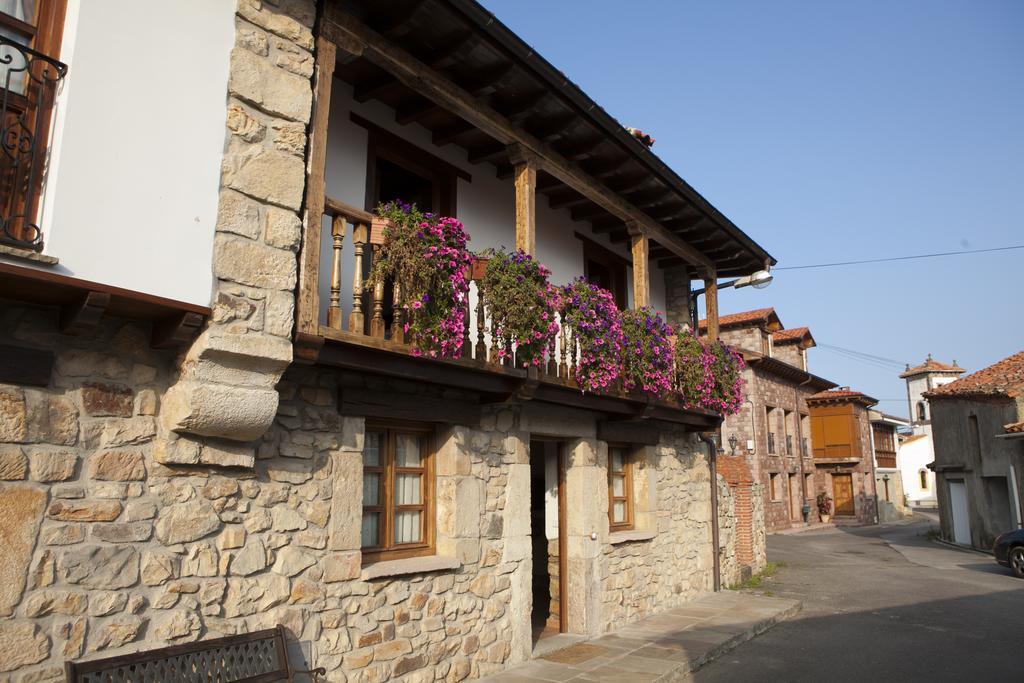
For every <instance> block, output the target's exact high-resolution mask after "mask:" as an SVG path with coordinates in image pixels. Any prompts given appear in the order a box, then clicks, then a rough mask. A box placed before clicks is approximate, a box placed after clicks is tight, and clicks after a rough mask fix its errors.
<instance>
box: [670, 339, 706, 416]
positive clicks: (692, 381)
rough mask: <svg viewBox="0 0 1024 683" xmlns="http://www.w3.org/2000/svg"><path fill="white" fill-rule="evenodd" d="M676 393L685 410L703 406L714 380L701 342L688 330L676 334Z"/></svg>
mask: <svg viewBox="0 0 1024 683" xmlns="http://www.w3.org/2000/svg"><path fill="white" fill-rule="evenodd" d="M675 352H676V391H678V392H679V397H680V398H681V399H682V400H683V405H684V406H685V407H687V408H696V407H703V406H704V398H705V396H706V395H707V394H708V393H709V392H710V390H711V384H712V383H713V381H714V379H713V378H712V377H711V372H710V368H709V361H710V359H709V358H708V357H707V354H706V353H705V348H704V344H703V342H701V340H700V339H698V338H697V335H695V334H694V333H693V332H691V331H690V330H689V329H680V330H679V332H678V333H677V334H676V348H675Z"/></svg>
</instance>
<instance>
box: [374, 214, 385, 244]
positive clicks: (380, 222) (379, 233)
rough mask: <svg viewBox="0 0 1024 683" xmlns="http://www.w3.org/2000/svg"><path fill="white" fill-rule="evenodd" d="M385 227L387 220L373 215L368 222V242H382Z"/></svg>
mask: <svg viewBox="0 0 1024 683" xmlns="http://www.w3.org/2000/svg"><path fill="white" fill-rule="evenodd" d="M387 227H388V221H386V220H384V219H383V218H377V217H374V219H373V221H372V222H371V223H370V244H384V231H385V230H386V229H387Z"/></svg>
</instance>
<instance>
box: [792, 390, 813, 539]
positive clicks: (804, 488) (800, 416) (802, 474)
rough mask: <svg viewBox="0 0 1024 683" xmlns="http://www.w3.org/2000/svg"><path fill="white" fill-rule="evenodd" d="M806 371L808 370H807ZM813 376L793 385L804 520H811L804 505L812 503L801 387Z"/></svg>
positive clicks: (801, 514)
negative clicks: (805, 462) (809, 500)
mask: <svg viewBox="0 0 1024 683" xmlns="http://www.w3.org/2000/svg"><path fill="white" fill-rule="evenodd" d="M805 372H806V371H805ZM811 379H812V378H811V377H810V376H808V377H807V379H805V380H804V381H803V382H800V384H797V385H796V386H795V387H793V401H794V402H795V403H796V452H797V456H798V457H799V459H800V490H801V491H802V492H803V496H804V499H803V500H801V501H800V516H801V517H803V518H804V522H805V523H807V522H810V521H811V517H810V510H808V512H807V514H806V515H805V514H804V507H809V506H810V503H808V502H807V473H806V472H805V471H804V456H805V455H806V453H804V436H803V424H802V423H803V413H802V412H801V411H800V391H799V389H800V387H803V386H806V385H808V384H810V382H811Z"/></svg>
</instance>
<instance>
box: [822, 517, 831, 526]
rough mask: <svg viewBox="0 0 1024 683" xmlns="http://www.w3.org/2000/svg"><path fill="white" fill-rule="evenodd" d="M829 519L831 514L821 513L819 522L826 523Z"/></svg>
mask: <svg viewBox="0 0 1024 683" xmlns="http://www.w3.org/2000/svg"><path fill="white" fill-rule="evenodd" d="M831 521H832V515H822V516H821V523H822V524H828V523H829V522H831Z"/></svg>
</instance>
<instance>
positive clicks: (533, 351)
mask: <svg viewBox="0 0 1024 683" xmlns="http://www.w3.org/2000/svg"><path fill="white" fill-rule="evenodd" d="M486 256H487V258H488V259H489V260H488V261H487V270H486V271H485V272H484V277H483V280H482V281H481V282H480V289H481V293H482V295H483V296H484V303H485V305H486V306H487V312H488V314H489V315H490V316H491V325H492V331H493V333H494V343H495V344H496V345H497V347H498V353H497V355H498V358H499V359H501V360H504V359H505V358H508V357H510V356H511V355H512V346H513V344H514V345H515V364H516V365H518V366H520V367H524V368H525V367H529V366H531V365H534V366H538V365H540V364H541V362H542V361H543V360H544V351H545V350H546V349H547V348H548V346H549V345H550V344H551V343H552V342H553V341H554V339H555V335H557V334H558V323H557V321H556V320H555V308H556V303H557V301H558V294H557V291H556V290H555V288H554V286H552V285H551V283H550V282H548V276H549V275H550V274H551V272H550V271H549V270H548V269H547V268H545V267H544V266H543V265H542V264H540V263H538V262H537V261H536V260H535V259H534V258H533V257H532V256H530V255H529V254H526V253H524V252H522V251H514V252H512V253H509V252H507V251H505V250H500V251H491V250H488V252H487V253H486Z"/></svg>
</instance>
